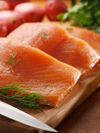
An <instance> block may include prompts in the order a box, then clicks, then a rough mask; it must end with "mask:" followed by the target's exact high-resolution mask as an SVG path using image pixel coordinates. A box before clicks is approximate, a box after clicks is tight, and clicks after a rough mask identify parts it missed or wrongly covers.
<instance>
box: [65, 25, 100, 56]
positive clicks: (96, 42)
mask: <svg viewBox="0 0 100 133" xmlns="http://www.w3.org/2000/svg"><path fill="white" fill-rule="evenodd" d="M64 28H65V29H66V31H67V33H69V34H70V35H72V36H74V37H77V38H80V39H82V40H84V41H86V42H87V43H88V44H89V45H90V46H91V47H92V48H93V49H95V50H96V52H97V53H98V54H99V55H100V35H99V34H97V33H95V32H93V31H90V30H87V29H84V28H80V27H72V30H67V29H68V28H66V26H64ZM69 28H70V26H69Z"/></svg>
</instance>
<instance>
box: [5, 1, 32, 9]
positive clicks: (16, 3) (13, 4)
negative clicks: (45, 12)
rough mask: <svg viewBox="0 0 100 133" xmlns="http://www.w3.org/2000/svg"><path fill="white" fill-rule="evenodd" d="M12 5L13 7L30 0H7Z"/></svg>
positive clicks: (11, 7)
mask: <svg viewBox="0 0 100 133" xmlns="http://www.w3.org/2000/svg"><path fill="white" fill-rule="evenodd" d="M6 1H7V2H8V4H9V6H10V9H13V8H14V7H15V6H16V5H18V4H20V3H23V2H28V1H29V0H6Z"/></svg>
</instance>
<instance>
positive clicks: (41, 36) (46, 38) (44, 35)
mask: <svg viewBox="0 0 100 133" xmlns="http://www.w3.org/2000/svg"><path fill="white" fill-rule="evenodd" d="M39 35H40V38H44V40H48V38H49V36H48V35H47V34H46V33H45V32H44V31H42V32H40V34H39Z"/></svg>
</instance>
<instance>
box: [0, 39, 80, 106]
mask: <svg viewBox="0 0 100 133" xmlns="http://www.w3.org/2000/svg"><path fill="white" fill-rule="evenodd" d="M7 41H8V43H7ZM3 42H4V43H5V44H4V43H3ZM1 44H2V45H1ZM7 45H8V48H9V49H10V48H11V50H12V49H13V50H14V49H16V50H19V51H20V50H23V54H22V56H24V54H25V53H24V52H25V50H26V51H27V50H29V51H28V52H31V54H32V53H33V56H34V52H36V53H37V54H40V55H39V56H41V57H42V56H43V58H45V59H46V58H47V59H49V60H51V61H52V62H54V64H58V66H59V68H60V67H61V69H62V71H63V72H64V70H63V69H66V70H67V69H69V70H70V73H73V75H74V77H73V79H69V80H72V81H70V82H73V83H70V82H69V81H68V82H69V83H70V84H71V85H69V86H70V87H69V88H66V89H64V90H65V91H63V92H60V93H55V94H54V95H51V94H50V95H49V93H48V94H47V95H44V96H45V97H46V99H47V100H48V101H50V102H52V103H53V105H54V107H55V106H57V105H58V103H60V102H61V101H62V100H63V99H64V96H65V95H66V94H67V93H68V91H69V90H70V89H71V88H72V87H73V86H74V85H75V84H76V83H77V81H78V79H79V78H80V76H81V73H80V72H79V71H78V70H77V69H76V68H74V67H72V66H70V65H67V64H65V63H62V62H60V61H58V60H56V59H55V58H53V57H51V56H49V55H48V54H46V53H44V52H43V51H41V50H39V49H37V48H32V47H31V46H28V45H23V44H21V45H17V42H14V41H11V40H10V39H4V38H3V39H0V46H3V47H4V48H5V47H6V46H7ZM12 47H13V48H12ZM2 52H4V51H2ZM10 52H11V51H10ZM14 52H15V51H14ZM36 53H35V54H36ZM35 56H36V55H35ZM25 58H26V57H25ZM18 66H19V64H17V66H16V68H18ZM55 66H56V65H55ZM23 67H24V66H23ZM16 68H14V70H15V69H16ZM55 70H56V69H55ZM71 70H72V71H73V72H71ZM10 71H11V70H10ZM55 72H56V71H55ZM64 73H66V74H65V76H66V78H64V79H67V71H65V72H64ZM61 75H62V74H61ZM8 76H9V75H8ZM0 77H1V76H0ZM71 77H72V76H71ZM8 78H9V77H8ZM3 82H4V81H3ZM64 82H65V81H64ZM62 90H63V89H62ZM44 91H45V90H44ZM33 92H34V91H33ZM41 94H42V93H41ZM42 95H43V94H42Z"/></svg>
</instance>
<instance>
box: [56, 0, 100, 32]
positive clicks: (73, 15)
mask: <svg viewBox="0 0 100 133" xmlns="http://www.w3.org/2000/svg"><path fill="white" fill-rule="evenodd" d="M72 1H73V0H72ZM74 1H75V0H74ZM58 18H59V19H60V20H61V21H65V20H67V19H69V20H71V21H72V23H73V24H74V25H79V26H81V27H86V28H88V29H91V30H93V31H95V32H98V33H100V1H99V0H79V2H78V3H76V4H75V5H74V6H73V7H72V8H70V9H69V11H68V12H67V13H64V14H60V15H58Z"/></svg>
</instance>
